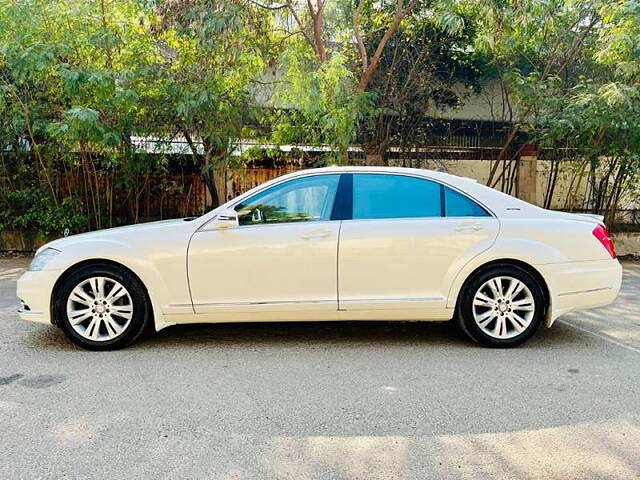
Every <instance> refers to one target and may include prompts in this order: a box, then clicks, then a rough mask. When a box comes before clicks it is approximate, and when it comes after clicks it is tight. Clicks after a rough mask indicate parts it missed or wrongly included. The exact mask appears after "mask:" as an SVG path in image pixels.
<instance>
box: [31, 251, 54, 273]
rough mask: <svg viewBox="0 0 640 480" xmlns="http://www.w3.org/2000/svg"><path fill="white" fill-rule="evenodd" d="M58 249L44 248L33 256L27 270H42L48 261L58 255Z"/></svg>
mask: <svg viewBox="0 0 640 480" xmlns="http://www.w3.org/2000/svg"><path fill="white" fill-rule="evenodd" d="M59 253H60V250H56V249H55V248H51V247H48V248H45V249H44V250H42V251H41V252H40V253H39V254H37V255H36V256H35V258H34V259H33V260H32V261H31V265H29V270H31V271H37V270H42V269H43V268H44V267H45V265H46V264H47V263H49V261H50V260H51V259H52V258H53V257H55V256H56V255H58V254H59Z"/></svg>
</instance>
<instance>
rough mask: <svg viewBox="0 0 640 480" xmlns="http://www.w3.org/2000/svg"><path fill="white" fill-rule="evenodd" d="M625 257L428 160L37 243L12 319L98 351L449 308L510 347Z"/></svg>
mask: <svg viewBox="0 0 640 480" xmlns="http://www.w3.org/2000/svg"><path fill="white" fill-rule="evenodd" d="M621 280H622V268H621V266H620V263H619V262H618V261H617V260H616V253H615V250H614V247H613V243H612V241H611V239H610V237H609V233H608V232H607V229H606V228H605V226H604V224H603V223H602V222H601V218H599V217H592V216H586V215H575V214H568V213H561V212H553V211H549V210H545V209H542V208H539V207H536V206H534V205H531V204H528V203H526V202H523V201H521V200H518V199H516V198H513V197H511V196H509V195H506V194H503V193H500V192H498V191H496V190H493V189H491V188H488V187H485V186H483V185H480V184H478V183H477V182H475V181H474V180H470V179H467V178H460V177H457V176H454V175H449V174H445V173H440V172H434V171H429V170H417V169H405V168H374V167H333V168H322V169H314V170H305V171H300V172H296V173H293V174H289V175H285V176H282V177H279V178H276V179H275V180H272V181H270V182H267V183H265V184H263V185H260V186H259V187H257V188H254V189H253V190H250V191H249V192H247V193H245V194H243V195H241V196H239V197H238V198H236V199H234V200H231V201H230V202H228V203H226V204H224V205H222V206H220V207H219V208H217V209H215V210H213V211H211V212H209V213H207V214H205V215H203V216H202V217H198V218H194V219H179V220H169V221H161V222H153V223H147V224H141V225H134V226H128V227H120V228H113V229H108V230H102V231H97V232H91V233H85V234H81V235H74V236H71V237H67V238H61V239H59V240H55V241H53V242H51V243H48V244H47V245H44V246H43V247H42V248H40V249H39V250H38V252H37V253H36V256H35V258H34V260H33V262H32V263H31V265H30V267H29V269H28V271H27V272H25V273H24V275H23V276H22V277H21V278H20V280H19V282H18V297H19V298H20V301H21V305H20V308H19V313H20V316H21V317H22V318H23V319H25V320H32V321H36V322H41V323H45V324H53V325H57V326H58V327H60V328H61V329H62V330H63V331H64V333H65V334H66V335H67V336H68V337H69V339H70V340H71V341H73V342H75V343H77V344H78V345H80V346H82V347H85V348H88V349H93V350H106V349H114V348H119V347H123V346H125V345H127V344H129V343H131V342H133V341H134V340H136V339H137V338H138V337H139V336H140V335H141V334H142V333H143V332H145V331H146V330H147V329H148V327H150V326H153V327H154V328H155V330H161V329H163V328H165V327H168V326H170V325H176V324H184V323H202V322H207V323H208V322H211V323H216V322H255V321H323V320H387V321H388V320H438V321H443V320H452V319H454V320H455V321H456V322H457V323H458V324H459V325H460V327H461V328H462V329H463V330H464V332H466V334H467V335H468V336H469V337H471V338H472V339H473V340H475V341H476V342H478V343H480V344H482V345H485V346H492V347H509V346H514V345H518V344H521V343H522V342H524V341H525V340H527V339H528V338H530V337H531V336H532V335H533V334H534V333H535V331H536V330H537V329H538V327H539V326H540V325H541V324H545V325H546V326H547V327H550V326H551V325H552V324H553V322H554V320H555V319H556V318H557V317H558V316H560V315H562V314H563V313H566V312H568V311H570V310H576V309H585V308H592V307H598V306H601V305H606V304H609V303H611V302H612V301H613V300H614V299H615V298H616V295H617V294H618V291H619V289H620V284H621Z"/></svg>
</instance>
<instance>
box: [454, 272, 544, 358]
mask: <svg viewBox="0 0 640 480" xmlns="http://www.w3.org/2000/svg"><path fill="white" fill-rule="evenodd" d="M505 276H508V277H512V278H515V279H517V280H519V281H521V282H522V283H524V284H525V285H526V287H527V288H528V289H529V291H530V292H531V294H532V296H533V299H534V302H535V305H534V308H535V309H534V312H533V315H532V319H531V322H530V323H529V325H528V326H527V327H526V328H525V329H524V330H523V331H522V332H520V333H519V334H517V335H515V336H513V337H511V338H496V337H493V336H491V335H488V334H487V333H485V332H484V331H483V330H482V329H481V328H480V326H479V325H478V323H476V321H475V319H474V315H473V300H474V297H475V295H476V292H478V290H479V289H480V288H481V287H482V286H483V285H484V284H485V282H487V281H488V280H490V279H492V278H495V277H505ZM546 309H547V305H546V301H545V296H544V293H543V291H542V288H541V286H540V284H539V282H538V280H536V278H535V277H533V276H532V275H531V274H530V273H529V272H527V271H526V270H524V269H522V268H518V267H515V266H512V265H495V266H492V267H489V268H487V269H484V270H481V271H480V272H478V273H476V274H474V275H473V276H472V277H471V278H469V279H468V280H467V281H466V282H465V284H464V285H463V287H462V291H461V293H460V298H459V301H458V305H457V308H456V320H457V322H458V325H459V326H460V328H461V329H462V331H464V333H466V334H467V336H468V337H469V338H471V339H472V340H474V341H475V342H477V343H479V344H480V345H483V346H485V347H493V348H509V347H515V346H518V345H521V344H523V343H524V342H526V341H527V340H528V339H529V338H531V337H532V336H533V334H534V333H535V332H536V330H538V328H539V327H540V324H541V323H542V320H543V318H544V315H545V312H546Z"/></svg>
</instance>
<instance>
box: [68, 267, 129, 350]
mask: <svg viewBox="0 0 640 480" xmlns="http://www.w3.org/2000/svg"><path fill="white" fill-rule="evenodd" d="M67 318H68V319H69V323H70V324H71V327H72V328H73V329H74V330H75V331H76V332H77V333H78V334H79V335H81V336H82V337H84V338H86V339H88V340H92V341H96V342H105V341H108V340H113V339H114V338H116V337H118V336H119V335H121V334H122V333H123V332H124V331H125V330H126V329H127V327H128V326H129V323H130V322H131V319H132V318H133V301H132V300H131V295H130V294H129V292H128V291H127V289H126V288H125V287H124V286H123V285H122V284H121V283H119V282H117V281H116V280H114V279H112V278H108V277H90V278H87V279H85V280H83V281H82V282H80V283H79V284H78V285H76V287H75V288H74V289H73V290H72V291H71V293H70V294H69V298H68V300H67Z"/></svg>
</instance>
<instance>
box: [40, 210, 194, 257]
mask: <svg viewBox="0 0 640 480" xmlns="http://www.w3.org/2000/svg"><path fill="white" fill-rule="evenodd" d="M185 223H189V222H187V221H186V220H185V219H184V218H176V219H171V220H160V221H157V222H146V223H138V224H135V225H126V226H123V227H114V228H106V229H103V230H95V231H93V232H86V233H80V234H78V235H71V236H69V237H63V238H58V239H57V240H53V241H51V242H49V243H47V244H45V245H43V246H42V247H40V248H39V249H38V251H37V252H36V254H37V253H39V252H40V251H41V250H44V249H45V248H56V249H58V250H62V249H63V248H65V247H68V246H70V245H73V244H75V243H78V242H81V241H84V240H92V239H97V238H100V239H110V240H118V239H120V238H122V239H123V240H124V239H127V238H131V236H133V235H137V234H143V233H144V234H148V233H149V231H152V230H159V232H158V234H160V232H161V231H162V230H164V229H166V228H174V227H175V226H176V225H183V224H185Z"/></svg>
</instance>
